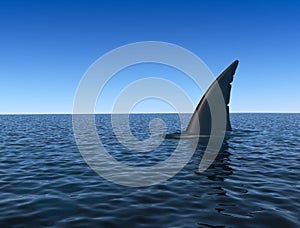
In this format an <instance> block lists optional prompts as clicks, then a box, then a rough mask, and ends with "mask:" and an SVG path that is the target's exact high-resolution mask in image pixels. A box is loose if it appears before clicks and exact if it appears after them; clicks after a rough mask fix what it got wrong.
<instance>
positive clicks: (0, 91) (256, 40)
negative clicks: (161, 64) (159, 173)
mask: <svg viewBox="0 0 300 228" xmlns="http://www.w3.org/2000/svg"><path fill="white" fill-rule="evenodd" d="M299 21H300V1H296V0H295V1H290V0H284V1H275V0H273V1H253V0H252V1H189V0H184V1H174V0H173V1H161V0H160V1H156V0H151V1H113V0H112V1H80V0H78V1H54V0H51V1H14V0H12V1H8V0H7V1H1V3H0V31H1V33H0V104H1V105H0V113H71V112H72V107H73V99H74V94H75V92H76V88H77V86H78V83H79V81H80V79H81V77H82V76H83V74H84V73H85V71H86V70H87V68H88V67H89V66H90V65H91V64H92V63H93V62H94V61H95V60H96V59H97V58H99V57H100V56H101V55H103V54H104V53H106V52H107V51H110V50H111V49H114V48H116V47H119V46H121V45H125V44H128V43H131V42H137V41H148V40H154V41H165V42H170V43H174V44H178V45H180V46H182V47H184V48H187V49H189V50H190V51H192V52H194V53H195V54H197V55H198V56H199V57H200V58H201V59H202V60H203V61H204V62H205V63H206V64H207V65H208V67H209V68H210V69H211V71H212V72H213V73H214V75H215V76H218V74H219V73H221V72H222V71H223V70H224V69H225V68H226V67H227V66H228V65H229V64H230V63H231V62H232V61H233V60H235V59H239V60H240V65H239V68H238V71H237V74H236V77H235V79H234V82H233V90H232V97H231V104H230V106H231V111H232V112H300V87H299V85H300V23H299ZM143 69H144V70H147V69H148V67H145V68H143ZM154 69H155V66H154V67H153V68H152V70H154ZM139 71H140V69H137V72H139ZM170 72H172V71H170ZM148 73H149V72H148ZM174 74H176V73H174ZM167 77H169V78H172V77H171V76H170V75H169V76H167ZM174 78H175V76H174ZM187 85H188V83H187ZM112 86H113V85H112ZM117 88H118V87H116V88H115V90H114V91H116V90H117ZM193 91H194V92H193ZM107 93H108V94H106V96H107V97H109V96H110V95H109V91H107ZM187 93H188V94H189V95H190V96H191V99H192V100H193V102H194V104H195V105H196V103H197V102H198V100H199V99H200V98H201V96H202V94H199V96H198V95H197V94H196V93H195V90H194V89H193V88H190V90H189V89H188V90H187ZM106 101H107V102H108V101H109V99H106ZM103 102H104V101H103ZM99 103H100V104H99V106H101V105H103V107H104V111H105V103H103V104H101V101H99ZM144 106H145V105H144ZM149 106H150V107H151V108H150V111H151V110H152V111H153V112H156V111H157V112H159V111H165V110H168V109H167V108H166V109H165V107H163V105H162V106H160V105H153V104H152V106H151V102H149ZM141 107H143V105H142V106H141Z"/></svg>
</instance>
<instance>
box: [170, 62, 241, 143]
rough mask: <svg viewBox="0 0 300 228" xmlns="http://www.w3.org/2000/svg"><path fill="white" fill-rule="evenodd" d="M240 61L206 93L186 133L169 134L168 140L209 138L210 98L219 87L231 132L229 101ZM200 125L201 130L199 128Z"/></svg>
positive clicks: (223, 74) (227, 70)
mask: <svg viewBox="0 0 300 228" xmlns="http://www.w3.org/2000/svg"><path fill="white" fill-rule="evenodd" d="M238 63H239V61H238V60H236V61H234V62H233V63H232V64H231V65H230V66H229V67H228V68H227V69H226V70H225V71H224V72H223V73H222V74H221V75H220V76H219V77H218V78H217V79H216V80H215V81H214V82H213V83H212V84H211V86H210V87H209V88H208V90H207V91H206V93H205V94H204V95H203V97H202V99H201V100H200V102H199V104H198V106H197V108H196V110H195V112H194V113H193V116H192V118H191V120H190V123H189V125H188V127H187V129H186V131H184V132H182V133H177V134H168V135H166V138H180V137H181V138H195V137H207V136H209V135H210V131H211V113H210V109H209V105H208V100H209V97H210V96H211V97H212V96H214V95H215V94H216V93H217V91H218V85H219V88H220V89H221V91H222V93H223V97H224V101H225V105H226V120H227V123H226V131H231V124H230V120H229V107H228V104H229V100H230V91H231V82H232V81H233V75H234V74H235V71H236V68H237V66H238ZM199 125H200V130H199V127H198V126H199Z"/></svg>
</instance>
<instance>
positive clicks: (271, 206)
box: [0, 114, 300, 227]
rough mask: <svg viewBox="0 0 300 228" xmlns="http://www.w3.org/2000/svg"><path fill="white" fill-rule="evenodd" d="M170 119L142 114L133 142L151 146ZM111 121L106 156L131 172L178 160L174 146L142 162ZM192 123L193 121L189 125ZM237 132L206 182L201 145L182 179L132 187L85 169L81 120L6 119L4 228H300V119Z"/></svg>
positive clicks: (239, 125) (0, 160) (250, 123)
mask: <svg viewBox="0 0 300 228" xmlns="http://www.w3.org/2000/svg"><path fill="white" fill-rule="evenodd" d="M157 117H158V118H162V119H163V120H164V121H165V122H166V125H167V127H168V132H169V133H172V132H174V131H178V130H180V125H179V118H178V116H177V115H174V114H151V115H132V116H131V117H130V121H131V129H132V132H133V134H134V135H135V136H136V137H137V138H139V139H144V138H147V137H149V129H148V127H147V126H148V123H149V121H150V120H151V119H152V118H157ZM109 120H110V116H109V115H98V116H96V124H97V130H98V133H99V135H100V137H101V138H102V140H103V142H104V143H105V147H106V148H107V149H108V150H109V151H110V153H111V154H112V155H113V156H114V157H115V158H116V159H118V160H120V161H122V162H124V163H127V164H130V165H137V166H139V165H153V164H156V163H158V162H161V161H163V160H164V159H166V158H167V157H168V156H170V154H171V153H172V148H174V147H176V145H177V143H178V141H177V140H174V139H169V140H166V141H164V142H163V144H162V145H161V146H160V147H159V148H158V149H156V150H155V151H153V152H150V153H143V155H136V153H135V154H133V153H130V151H128V149H126V148H125V147H124V146H122V145H120V144H119V143H118V141H117V139H116V138H115V136H114V134H113V131H112V129H111V126H110V124H109ZM187 120H188V118H187ZM231 122H232V127H233V129H234V130H233V132H232V133H231V134H230V137H229V138H228V139H227V140H226V141H225V142H224V144H223V147H222V149H221V151H220V154H219V156H218V158H217V159H216V161H215V162H214V163H213V165H212V166H211V167H210V168H209V169H208V170H206V171H205V172H204V173H200V174H199V173H197V172H196V171H197V168H198V165H199V162H200V160H201V156H202V154H203V148H202V147H201V146H199V148H198V149H197V151H196V152H195V154H194V156H193V157H192V158H191V161H190V162H189V163H188V164H187V165H186V166H185V167H184V168H183V169H182V170H181V172H179V173H178V174H177V175H176V176H174V177H173V178H171V179H169V180H168V181H165V182H163V183H161V184H158V185H154V186H150V187H143V188H129V187H124V186H120V185H116V184H114V183H111V182H109V181H107V180H105V179H103V178H102V177H100V176H98V175H97V174H96V173H95V172H94V171H92V170H91V168H90V167H89V166H88V165H87V164H86V163H85V162H84V160H83V158H82V156H81V154H80V153H79V151H78V149H77V147H76V143H75V140H74V136H73V132H72V116H71V115H2V116H0V152H1V156H0V226H1V227H41V226H50V227H54V226H55V227H83V226H85V227H94V226H95V227H96V226H97V227H300V130H299V128H300V114H232V115H231Z"/></svg>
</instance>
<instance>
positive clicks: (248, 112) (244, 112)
mask: <svg viewBox="0 0 300 228" xmlns="http://www.w3.org/2000/svg"><path fill="white" fill-rule="evenodd" d="M111 114H114V115H115V114H117V115H126V114H128V113H123V112H120V113H111V112H99V113H77V114H75V113H0V115H111ZM129 114H193V112H179V113H177V112H131V113H129ZM230 114H300V112H274V111H262V112H258V111H241V112H230Z"/></svg>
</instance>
